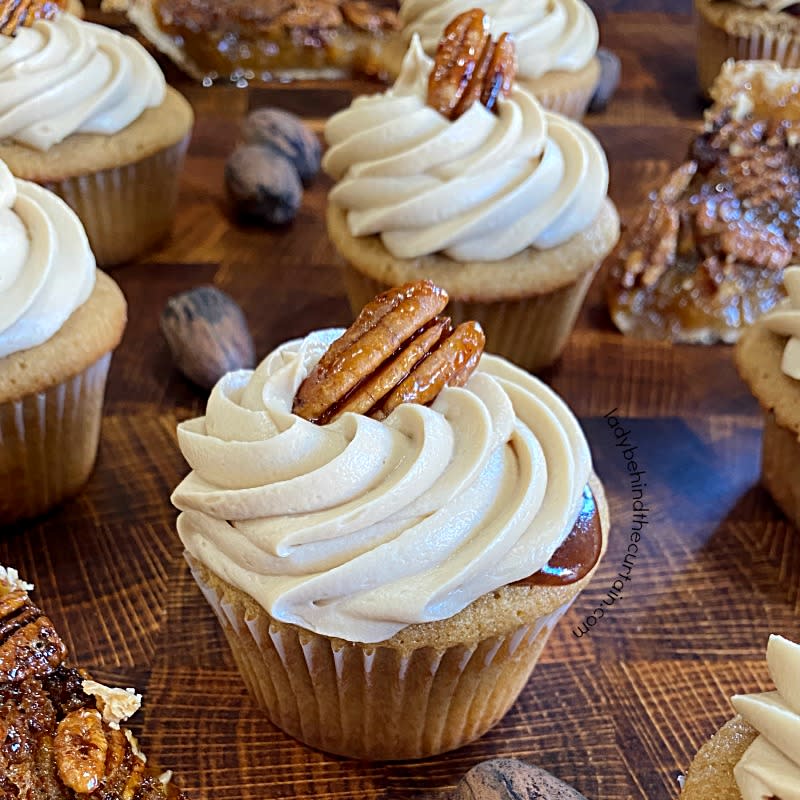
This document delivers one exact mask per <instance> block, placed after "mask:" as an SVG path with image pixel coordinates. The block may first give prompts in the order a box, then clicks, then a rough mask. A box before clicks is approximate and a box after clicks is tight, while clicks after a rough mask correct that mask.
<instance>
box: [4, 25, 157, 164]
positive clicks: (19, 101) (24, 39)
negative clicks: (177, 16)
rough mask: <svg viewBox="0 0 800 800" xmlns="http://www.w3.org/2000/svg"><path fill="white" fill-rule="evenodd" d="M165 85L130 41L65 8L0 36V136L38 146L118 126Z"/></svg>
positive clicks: (118, 128)
mask: <svg viewBox="0 0 800 800" xmlns="http://www.w3.org/2000/svg"><path fill="white" fill-rule="evenodd" d="M165 92H166V83H165V81H164V76H163V74H162V73H161V70H160V68H159V67H158V65H157V64H156V62H155V61H154V60H153V58H152V57H151V56H150V55H149V53H148V52H147V51H146V50H145V49H144V48H143V47H142V46H141V45H140V44H139V43H138V42H137V41H136V40H134V39H132V38H131V37H129V36H123V35H122V34H120V33H117V32H116V31H112V30H111V29H109V28H105V27H102V26H100V25H93V24H92V23H89V22H84V21H82V20H80V19H78V18H77V17H74V16H72V15H71V14H66V13H57V14H56V16H55V17H54V18H53V19H49V20H44V19H40V20H37V21H36V22H34V23H33V25H32V26H31V27H21V28H19V29H18V30H17V31H16V32H15V33H14V35H13V36H6V35H0V140H3V139H10V140H11V141H14V142H17V143H19V144H23V145H27V146H28V147H31V148H33V149H35V150H40V151H46V150H48V149H50V148H51V147H52V146H53V145H55V144H57V143H58V142H61V141H63V140H64V139H65V138H66V137H68V136H70V135H72V134H75V133H95V134H104V135H111V134H114V133H118V132H119V131H121V130H123V129H124V128H126V127H127V126H128V125H130V124H131V123H132V122H134V121H135V120H136V119H138V118H139V117H140V116H141V114H142V112H143V111H144V110H145V109H147V108H150V107H154V106H158V105H160V104H161V103H162V102H163V100H164V96H165Z"/></svg>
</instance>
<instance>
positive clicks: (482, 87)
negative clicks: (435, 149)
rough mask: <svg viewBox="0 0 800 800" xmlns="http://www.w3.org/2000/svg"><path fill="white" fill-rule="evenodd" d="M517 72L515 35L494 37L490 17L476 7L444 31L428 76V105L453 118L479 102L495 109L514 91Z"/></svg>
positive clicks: (455, 20) (461, 15)
mask: <svg viewBox="0 0 800 800" xmlns="http://www.w3.org/2000/svg"><path fill="white" fill-rule="evenodd" d="M516 72H517V54H516V47H515V45H514V39H513V37H512V36H511V34H509V33H504V34H503V35H502V36H500V38H499V39H498V40H497V41H495V40H494V39H492V36H491V33H490V32H489V18H488V17H487V15H486V13H485V12H484V11H481V9H479V8H474V9H472V11H466V12H465V13H463V14H460V15H459V16H457V17H456V18H455V19H454V20H453V21H452V22H451V23H450V24H449V25H448V26H447V27H446V28H445V30H444V34H443V36H442V40H441V41H440V42H439V48H438V50H437V51H436V57H435V59H434V64H433V69H432V70H431V74H430V77H429V79H428V105H429V106H431V107H432V108H435V109H436V110H437V111H438V112H439V113H440V114H443V115H444V116H446V117H447V118H448V119H451V120H454V119H458V118H459V117H460V116H461V115H462V114H463V113H464V112H466V111H467V110H469V109H470V108H471V107H472V106H473V105H474V104H475V103H477V102H480V103H483V105H485V106H486V108H488V109H489V110H490V111H491V110H493V109H494V108H495V105H496V104H497V100H498V98H499V97H500V96H501V95H507V94H508V93H509V92H510V91H511V84H512V82H513V80H514V76H515V75H516Z"/></svg>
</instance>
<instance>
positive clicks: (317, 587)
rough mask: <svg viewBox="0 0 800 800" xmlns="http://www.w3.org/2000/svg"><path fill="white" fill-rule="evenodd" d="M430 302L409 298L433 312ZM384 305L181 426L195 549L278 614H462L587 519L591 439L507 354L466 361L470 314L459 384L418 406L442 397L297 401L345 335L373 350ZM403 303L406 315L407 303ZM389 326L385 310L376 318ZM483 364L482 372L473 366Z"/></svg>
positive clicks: (380, 631)
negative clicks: (349, 403) (378, 405)
mask: <svg viewBox="0 0 800 800" xmlns="http://www.w3.org/2000/svg"><path fill="white" fill-rule="evenodd" d="M406 288H408V287H402V290H405V289H406ZM402 290H392V291H393V292H398V291H402ZM388 294H389V293H387V295H388ZM424 302H427V301H426V300H424V299H423V300H417V299H415V300H414V301H413V305H411V306H409V307H408V308H409V309H410V311H411V312H412V313H416V310H417V309H418V307H419V303H424ZM445 302H446V295H445ZM368 309H369V307H368ZM384 311H385V309H384ZM373 312H374V309H372V310H370V311H369V313H368V314H367V316H366V317H365V316H363V313H364V312H362V317H360V318H359V320H357V322H356V323H355V324H354V326H353V327H352V328H351V329H349V330H348V331H347V332H346V333H345V335H344V336H343V335H342V334H343V332H342V331H341V330H339V329H336V330H323V331H317V332H315V333H311V334H309V335H308V336H306V337H305V338H303V339H296V340H293V341H290V342H287V343H286V344H283V345H281V346H280V347H278V348H277V349H276V350H275V351H274V352H272V353H271V354H270V355H268V356H267V358H266V359H264V361H263V362H262V363H261V364H260V365H259V366H258V368H257V369H256V370H255V371H249V370H247V371H239V372H233V373H230V374H228V375H227V376H225V377H224V378H222V379H221V380H220V382H219V383H218V384H217V385H216V386H215V387H214V389H213V391H212V392H211V396H210V397H209V400H208V406H207V409H206V415H205V416H204V417H201V418H199V419H194V420H190V421H188V422H184V423H182V424H181V425H180V426H179V428H178V439H179V443H180V447H181V450H182V452H183V455H184V457H185V458H186V460H187V461H188V462H189V465H190V466H191V467H192V472H191V473H190V474H189V476H188V477H187V478H186V479H185V480H184V481H183V482H182V483H181V484H180V485H179V486H178V488H177V489H176V491H175V493H174V494H173V498H172V500H173V503H174V504H175V505H176V506H177V507H178V508H179V509H181V511H182V513H181V515H180V517H179V519H178V532H179V534H180V537H181V540H182V541H183V543H184V546H185V547H186V549H187V551H188V552H189V553H190V554H191V555H192V556H193V557H194V558H195V559H196V560H198V561H200V562H201V563H203V564H204V565H205V566H206V567H207V568H208V569H210V570H211V571H212V572H214V573H216V574H217V575H218V576H219V577H220V578H222V579H223V580H225V581H227V582H228V583H230V584H232V585H234V586H236V587H238V588H239V589H241V590H242V591H243V592H245V593H246V594H248V595H250V596H251V597H252V598H253V599H254V600H255V601H256V602H258V603H259V604H260V605H261V606H262V607H263V608H264V609H265V610H266V611H267V612H268V613H269V614H270V615H271V616H272V617H274V618H276V619H278V620H281V621H283V622H288V623H294V624H296V625H299V626H300V627H303V628H306V629H310V630H313V631H315V632H317V633H320V634H323V635H327V636H333V637H339V638H342V639H346V640H348V641H358V642H378V641H383V640H385V639H388V638H390V637H392V636H393V635H394V634H395V633H397V632H398V631H400V630H402V629H403V628H405V627H406V626H408V625H411V624H413V623H421V622H432V621H436V620H442V619H446V618H449V617H451V616H452V615H454V614H456V613H457V612H459V611H460V610H462V609H463V608H465V607H466V606H467V605H469V604H470V603H471V602H473V601H474V600H476V599H477V598H478V597H480V596H482V595H484V594H486V593H487V592H490V591H493V590H495V589H497V588H499V587H501V586H504V585H506V584H508V583H512V582H514V581H517V580H521V579H523V578H527V577H529V576H531V575H532V574H534V573H536V572H537V571H538V570H540V569H541V568H542V567H544V566H545V565H546V564H547V563H548V561H549V560H550V558H551V556H552V555H553V553H554V552H555V551H556V550H557V549H558V548H559V546H560V545H561V544H562V543H563V542H564V540H565V539H566V538H567V536H568V535H569V533H570V532H571V531H572V529H573V527H574V525H575V523H576V520H577V519H578V516H579V514H580V513H581V509H582V506H583V503H584V488H585V487H586V484H587V481H588V479H589V476H590V472H591V459H590V454H589V448H588V445H587V442H586V439H585V438H584V435H583V432H582V430H581V428H580V425H579V424H578V422H577V420H576V419H575V417H574V416H573V415H572V413H571V412H570V410H569V409H568V408H567V406H566V405H565V404H564V402H563V401H562V400H561V399H560V398H559V397H558V396H557V395H556V394H555V393H554V392H553V391H552V390H550V389H549V388H548V387H547V386H545V385H544V384H543V383H541V382H540V381H538V380H536V379H535V378H533V377H531V376H530V375H529V374H528V373H526V372H523V371H522V370H520V369H518V368H516V367H514V366H512V365H511V364H509V363H508V362H507V361H505V360H503V359H501V358H498V357H495V356H491V355H485V354H484V355H483V356H482V357H481V356H480V352H478V355H477V357H476V358H475V359H473V358H472V357H471V356H470V357H469V359H468V361H464V360H463V359H462V358H461V357H460V355H459V353H461V354H463V352H464V351H462V350H460V347H461V345H459V344H458V342H456V347H455V348H452V349H448V348H449V344H452V343H453V341H454V340H457V339H458V337H459V335H460V334H459V332H460V331H461V330H462V326H459V327H458V328H456V330H455V331H454V332H453V333H452V334H451V335H450V339H447V342H446V343H445V344H444V345H441V346H440V347H439V349H438V350H435V351H431V352H436V353H437V354H440V353H442V352H443V351H446V352H444V355H445V356H446V357H448V358H449V357H450V355H452V354H453V353H455V356H456V357H455V360H454V361H453V362H452V363H453V370H454V371H453V372H452V375H453V380H454V381H455V383H453V382H451V383H450V385H446V386H445V387H444V388H442V389H441V391H440V392H439V394H438V396H436V398H435V400H433V402H432V404H431V405H420V404H419V402H427V401H428V398H427V396H426V398H424V399H423V400H422V401H420V400H417V401H416V402H401V403H400V404H398V405H396V406H392V410H391V411H389V412H388V413H387V414H381V413H379V414H377V415H375V414H374V413H373V412H371V411H369V412H366V411H365V413H355V412H352V411H343V410H342V409H341V408H340V409H339V410H340V412H341V413H339V415H338V416H337V415H333V417H332V420H333V421H330V422H329V423H328V424H316V423H314V422H311V421H309V420H308V419H306V418H304V417H303V416H300V414H301V413H303V412H301V411H299V410H298V412H297V413H294V412H293V410H292V409H293V408H297V404H298V402H299V398H301V397H304V394H303V389H302V386H308V385H309V383H310V382H311V383H313V380H312V379H309V380H307V378H309V375H315V376H319V374H320V370H321V367H322V364H324V363H326V361H325V359H329V358H330V357H331V354H332V353H333V352H334V348H331V345H333V344H334V343H335V342H336V343H338V344H337V345H336V347H339V346H340V345H341V347H342V348H343V347H349V348H350V351H349V352H348V353H347V354H344V353H343V352H342V351H341V349H340V350H338V351H337V354H336V355H335V359H337V361H336V363H338V364H340V365H341V364H342V363H346V364H348V365H349V366H348V367H347V368H346V370H345V371H346V372H349V370H350V367H352V363H353V362H352V361H351V360H350V359H356V360H358V359H360V358H362V355H363V352H364V348H366V347H367V345H366V341H367V339H360V338H357V334H358V331H359V325H360V322H363V321H364V320H367V321H368V322H374V320H375V319H376V316H380V315H379V314H377V315H376V314H375V313H373ZM391 313H394V312H393V311H392V312H391ZM433 313H437V312H436V311H435V310H434V312H433ZM397 314H398V315H399V316H396V317H392V319H393V320H394V321H393V322H392V323H391V329H392V330H396V325H397V324H398V320H400V321H401V322H402V319H403V317H404V314H405V312H397ZM438 319H439V318H437V320H438ZM437 320H434V321H433V322H432V323H431V324H427V323H426V324H425V325H424V326H423V327H422V329H421V333H420V334H419V336H417V337H414V338H412V339H411V340H410V342H411V343H410V344H408V345H407V347H408V349H407V350H403V353H404V354H406V353H408V352H409V351H410V350H413V349H414V348H415V347H416V343H417V342H420V341H422V340H423V338H424V336H425V335H427V332H428V331H430V330H432V328H431V325H436V324H438V322H437ZM465 324H466V323H465ZM354 330H356V332H357V333H356V334H354V333H353V331H354ZM388 330H389V324H388V323H386V324H385V325H384V324H379V326H378V328H377V331H376V334H377V335H378V336H380V335H382V333H383V334H385V333H386V332H387V331H388ZM478 330H479V328H478ZM361 333H363V331H361ZM364 335H365V336H366V335H367V334H364ZM436 335H437V336H438V334H436ZM354 337H356V338H355V342H356V343H355V344H352V342H353V339H354ZM370 337H372V338H374V337H373V334H370V335H369V337H368V338H370ZM370 340H371V339H370ZM345 342H347V343H348V344H344V343H345ZM448 343H449V344H448ZM362 345H363V346H362ZM426 346H427V345H426ZM389 349H391V350H392V352H394V345H393V344H392V345H391V347H390V348H389ZM473 352H474V351H473ZM398 358H399V356H398ZM428 358H431V356H428ZM478 359H479V361H478ZM387 363H389V362H387ZM396 363H397V358H396V359H395V361H394V362H392V365H391V367H390V370H391V369H393V368H394V366H395V365H396ZM419 363H420V364H422V365H423V366H424V365H426V364H427V363H432V362H430V361H427V362H426V361H425V360H423V361H421V362H419ZM466 366H469V368H470V369H473V370H475V371H474V372H472V374H471V376H469V377H468V378H467V376H468V375H469V371H468V370H467V372H465V371H464V369H465V367H466ZM476 367H477V368H476ZM322 372H326V370H325V369H322ZM326 374H327V378H326V380H330V381H332V385H333V387H334V389H336V390H337V391H338V390H346V391H347V395H346V397H347V399H348V400H350V399H351V398H353V397H354V395H356V394H358V390H350V389H348V388H347V387H342V384H341V383H340V382H337V381H338V379H339V378H341V377H342V374H341V373H337V374H336V375H334V374H333V373H329V372H328V373H326ZM375 374H376V375H377V376H380V377H382V376H384V375H386V370H383V369H380V370H378V372H376V373H375ZM414 374H416V373H414ZM411 383H412V384H413V385H414V386H416V387H417V388H419V387H420V385H423V384H424V385H427V381H422V379H421V378H420V379H417V380H413V381H411ZM402 385H403V384H402V383H401V384H400V386H401V387H402ZM364 386H365V383H361V384H359V385H358V388H359V389H360V388H362V387H364ZM312 388H313V387H312ZM298 390H299V391H298ZM375 392H376V388H375V386H374V385H372V386H371V387H370V389H369V393H370V394H373V395H374V393H375ZM362 394H363V393H362ZM304 399H308V398H304ZM309 402H310V401H309ZM368 405H369V404H368ZM365 408H366V407H365ZM383 408H384V409H387V406H386V405H385V404H384V406H383ZM305 409H306V411H309V410H310V409H311V406H310V405H306V406H305ZM367 413H370V414H372V416H368V415H367ZM376 416H377V418H376ZM328 418H329V419H330V418H331V417H330V416H329V417H328Z"/></svg>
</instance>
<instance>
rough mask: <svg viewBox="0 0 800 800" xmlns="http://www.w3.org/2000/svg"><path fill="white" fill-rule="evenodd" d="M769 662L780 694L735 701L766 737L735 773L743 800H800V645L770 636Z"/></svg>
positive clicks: (745, 755) (752, 749) (759, 739)
mask: <svg viewBox="0 0 800 800" xmlns="http://www.w3.org/2000/svg"><path fill="white" fill-rule="evenodd" d="M767 663H768V664H769V671H770V675H771V676H772V680H773V682H774V683H775V687H776V689H777V691H774V692H764V693H762V694H746V695H736V696H735V697H734V698H732V702H733V705H734V708H735V709H736V710H737V711H738V712H739V713H740V714H741V715H742V716H743V717H744V718H745V720H747V722H749V723H750V724H751V725H752V726H753V727H754V728H756V729H757V730H758V732H759V734H760V736H759V737H758V738H757V739H756V740H755V741H754V742H753V744H751V745H750V747H749V748H748V749H747V751H746V752H745V754H744V755H743V756H742V758H741V760H740V761H739V763H738V764H737V765H736V766H735V767H734V770H733V774H734V777H735V778H736V783H737V784H738V786H739V791H740V792H741V793H742V798H743V800H770V798H776V797H779V798H780V800H800V645H797V644H794V643H793V642H790V641H789V640H788V639H784V638H783V637H782V636H770V637H769V644H768V645H767Z"/></svg>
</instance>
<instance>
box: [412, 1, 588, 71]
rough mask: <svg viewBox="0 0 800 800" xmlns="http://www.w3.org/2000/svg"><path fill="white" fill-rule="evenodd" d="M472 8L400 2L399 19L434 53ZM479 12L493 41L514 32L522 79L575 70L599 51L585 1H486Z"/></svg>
mask: <svg viewBox="0 0 800 800" xmlns="http://www.w3.org/2000/svg"><path fill="white" fill-rule="evenodd" d="M474 7H475V3H474V2H470V0H402V2H401V3H400V19H401V20H402V22H403V24H404V31H405V32H406V33H407V35H408V37H409V38H411V35H412V34H414V33H417V34H419V36H420V39H421V40H422V46H423V47H424V48H425V52H426V53H429V54H430V55H433V54H434V53H435V52H436V48H437V46H438V44H439V40H440V38H441V36H442V33H443V32H444V29H445V28H446V27H447V25H448V24H449V23H450V21H451V20H453V19H455V17H457V16H458V15H459V14H462V13H463V12H465V11H469V10H470V9H471V8H474ZM481 8H483V9H484V10H485V11H486V13H487V14H488V15H489V16H490V17H491V20H492V22H491V31H492V35H493V36H494V37H497V36H499V35H500V34H502V33H511V34H513V36H514V41H515V42H516V44H517V67H518V71H517V74H518V76H519V77H520V78H538V77H540V76H541V75H544V74H545V73H546V72H552V71H553V70H566V71H568V72H576V71H577V70H579V69H583V67H585V66H586V65H587V64H588V63H589V62H590V61H591V60H592V57H593V56H594V54H595V53H596V52H597V44H598V40H599V33H598V30H597V20H596V19H595V18H594V14H592V10H591V9H590V8H589V6H587V5H586V3H585V2H583V0H484V2H483V3H481Z"/></svg>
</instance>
